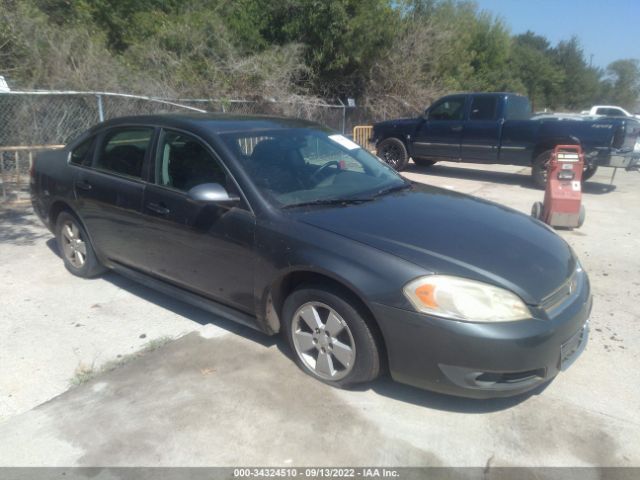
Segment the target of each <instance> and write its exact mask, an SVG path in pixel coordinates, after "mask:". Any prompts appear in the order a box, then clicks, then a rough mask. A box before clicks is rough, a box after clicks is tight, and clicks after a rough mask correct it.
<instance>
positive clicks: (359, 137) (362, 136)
mask: <svg viewBox="0 0 640 480" xmlns="http://www.w3.org/2000/svg"><path fill="white" fill-rule="evenodd" d="M372 134H373V127H372V126H371V125H358V126H356V127H353V141H354V142H356V143H357V144H358V145H360V146H361V147H362V148H364V149H366V150H373V149H374V148H373V144H371V143H370V142H369V139H370V138H371V135H372Z"/></svg>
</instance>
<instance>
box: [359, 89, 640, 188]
mask: <svg viewBox="0 0 640 480" xmlns="http://www.w3.org/2000/svg"><path fill="white" fill-rule="evenodd" d="M639 134H640V122H637V121H634V120H629V119H622V118H597V119H594V118H588V117H584V118H580V119H571V120H567V119H563V118H561V117H552V116H551V117H549V116H547V117H545V118H535V117H532V114H531V107H530V103H529V100H528V99H527V97H524V96H521V95H516V94H512V93H465V94H456V95H448V96H446V97H443V98H441V99H439V100H437V101H436V102H435V103H433V104H432V105H431V106H430V107H429V108H427V110H426V111H425V113H424V115H422V116H421V117H418V118H408V119H398V120H389V121H385V122H380V123H377V124H375V125H374V126H373V136H372V139H371V140H372V142H374V144H375V145H376V150H377V154H378V156H379V157H380V158H381V159H383V160H384V161H386V162H387V163H388V164H389V165H391V166H392V167H393V168H395V169H396V170H403V169H404V168H405V167H406V166H407V164H408V162H409V159H410V158H412V159H413V161H414V162H415V163H416V164H418V165H423V166H431V165H433V164H434V163H436V162H438V161H443V160H444V161H457V162H459V161H464V162H472V163H500V164H505V165H526V166H531V167H532V176H533V180H534V182H535V184H536V185H537V186H539V187H541V188H544V186H545V184H546V172H547V164H548V161H549V157H550V154H551V151H552V150H553V147H554V146H556V145H566V144H570V145H576V144H579V145H581V146H582V148H583V150H584V152H585V172H584V175H583V178H584V179H585V180H586V179H588V178H590V177H591V176H593V174H594V173H595V171H596V169H597V168H598V166H612V165H616V166H619V165H620V164H622V165H627V164H629V163H633V162H636V161H637V158H635V157H636V156H638V155H640V143H639V142H640V140H639V139H638V135H639Z"/></svg>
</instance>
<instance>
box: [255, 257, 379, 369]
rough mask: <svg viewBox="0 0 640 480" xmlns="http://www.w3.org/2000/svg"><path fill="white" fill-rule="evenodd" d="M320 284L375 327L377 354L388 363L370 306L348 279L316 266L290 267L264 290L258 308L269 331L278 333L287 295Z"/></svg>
mask: <svg viewBox="0 0 640 480" xmlns="http://www.w3.org/2000/svg"><path fill="white" fill-rule="evenodd" d="M305 284H309V285H311V284H316V285H317V284H320V285H322V286H327V287H328V288H330V289H333V290H335V291H337V292H338V293H340V294H342V295H344V296H345V297H347V298H348V299H349V300H350V301H351V302H353V303H354V306H355V307H356V308H357V309H358V310H359V311H360V312H361V313H362V316H363V318H364V319H365V321H366V322H367V324H368V325H369V326H370V327H371V329H373V330H374V336H375V337H376V338H377V339H378V341H379V345H378V346H379V348H380V357H381V358H382V359H384V362H385V365H386V362H387V349H386V345H385V341H384V336H383V335H382V329H381V328H380V325H379V324H378V321H377V320H376V318H375V316H374V314H373V311H372V310H371V308H369V306H368V304H367V302H366V301H365V300H364V296H363V295H362V293H361V292H359V291H358V289H357V288H355V287H354V286H353V285H351V284H350V282H348V281H346V280H345V279H343V278H340V277H337V276H336V275H334V274H332V273H330V272H327V271H323V270H318V269H310V268H304V269H293V270H289V271H286V272H283V273H282V274H281V275H280V276H278V278H276V279H275V280H274V281H273V282H272V283H271V285H269V287H268V288H267V289H266V291H265V293H264V295H263V300H262V308H261V311H262V312H263V314H264V319H265V322H266V323H267V327H268V330H269V331H270V332H272V333H277V332H279V331H280V330H281V325H280V324H281V318H282V308H283V306H284V302H285V300H286V298H287V296H288V295H289V294H290V293H291V292H293V291H294V290H296V289H297V288H298V287H300V286H301V285H305Z"/></svg>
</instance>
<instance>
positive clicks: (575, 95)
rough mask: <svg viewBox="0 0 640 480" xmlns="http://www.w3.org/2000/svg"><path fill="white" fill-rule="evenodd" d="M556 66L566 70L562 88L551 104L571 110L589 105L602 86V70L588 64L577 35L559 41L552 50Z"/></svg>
mask: <svg viewBox="0 0 640 480" xmlns="http://www.w3.org/2000/svg"><path fill="white" fill-rule="evenodd" d="M552 57H553V59H554V64H555V68H558V69H561V70H562V71H563V72H564V78H563V80H562V82H561V84H560V88H559V89H558V91H557V92H556V94H555V95H554V96H553V98H551V99H550V100H551V104H552V105H554V106H558V107H564V108H568V109H571V110H580V109H583V108H587V107H589V106H590V105H591V104H592V103H593V99H594V98H597V96H598V95H599V93H600V87H601V75H602V74H601V72H600V70H599V69H597V68H592V67H589V65H587V62H586V61H585V58H584V53H583V51H582V48H581V47H580V42H579V40H578V38H577V37H572V38H571V39H570V40H567V41H562V42H560V43H558V45H557V46H556V48H554V49H553V51H552Z"/></svg>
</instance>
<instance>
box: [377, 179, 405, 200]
mask: <svg viewBox="0 0 640 480" xmlns="http://www.w3.org/2000/svg"><path fill="white" fill-rule="evenodd" d="M407 188H412V185H411V184H410V183H409V182H407V183H403V184H402V185H396V186H394V187H389V188H383V189H382V190H378V191H377V192H376V193H374V195H373V196H374V197H381V196H382V195H386V194H387V193H391V192H398V191H400V190H406V189H407Z"/></svg>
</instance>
